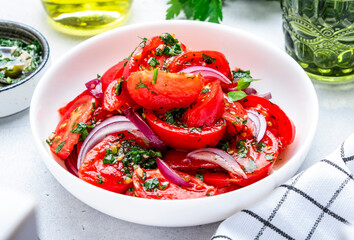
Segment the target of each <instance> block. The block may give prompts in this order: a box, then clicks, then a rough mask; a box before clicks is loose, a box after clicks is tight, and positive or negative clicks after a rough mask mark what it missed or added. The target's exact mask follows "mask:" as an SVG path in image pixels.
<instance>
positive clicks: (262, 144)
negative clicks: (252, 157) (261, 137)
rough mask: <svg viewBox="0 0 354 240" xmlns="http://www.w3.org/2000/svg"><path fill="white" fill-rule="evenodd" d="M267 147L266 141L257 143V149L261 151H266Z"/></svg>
mask: <svg viewBox="0 0 354 240" xmlns="http://www.w3.org/2000/svg"><path fill="white" fill-rule="evenodd" d="M265 148H266V145H265V144H264V143H262V142H259V143H258V144H257V151H259V152H261V151H264V150H265Z"/></svg>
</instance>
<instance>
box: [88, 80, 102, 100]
mask: <svg viewBox="0 0 354 240" xmlns="http://www.w3.org/2000/svg"><path fill="white" fill-rule="evenodd" d="M85 86H86V88H87V90H89V92H90V93H91V94H92V96H94V97H95V98H97V99H101V98H103V92H102V85H101V81H100V80H99V79H97V78H96V79H93V80H91V81H88V82H87V83H85Z"/></svg>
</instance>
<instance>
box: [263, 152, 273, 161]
mask: <svg viewBox="0 0 354 240" xmlns="http://www.w3.org/2000/svg"><path fill="white" fill-rule="evenodd" d="M265 158H266V160H267V161H270V162H271V163H272V162H274V153H271V154H266V155H265Z"/></svg>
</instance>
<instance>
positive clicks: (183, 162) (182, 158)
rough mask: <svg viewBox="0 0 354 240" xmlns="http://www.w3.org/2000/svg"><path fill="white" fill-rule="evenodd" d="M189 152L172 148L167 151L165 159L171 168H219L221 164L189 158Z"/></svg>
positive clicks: (183, 169) (184, 169) (182, 169)
mask: <svg viewBox="0 0 354 240" xmlns="http://www.w3.org/2000/svg"><path fill="white" fill-rule="evenodd" d="M187 154H188V152H184V151H178V150H175V149H172V150H170V151H168V152H166V153H165V156H164V161H165V163H167V164H168V165H169V166H170V167H171V168H173V169H177V170H181V171H186V170H187V171H188V170H200V169H215V168H219V165H217V164H214V163H210V162H206V161H201V160H191V159H187V158H186V156H187Z"/></svg>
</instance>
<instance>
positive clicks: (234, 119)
mask: <svg viewBox="0 0 354 240" xmlns="http://www.w3.org/2000/svg"><path fill="white" fill-rule="evenodd" d="M224 102H225V110H224V112H223V115H222V118H223V119H225V120H226V122H227V132H228V134H229V135H231V136H235V135H236V134H237V133H239V132H241V130H242V128H243V126H244V124H245V122H246V120H247V118H248V117H247V111H246V110H245V109H244V108H243V106H242V105H241V104H240V103H239V102H232V101H229V100H228V97H227V95H226V94H224Z"/></svg>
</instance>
